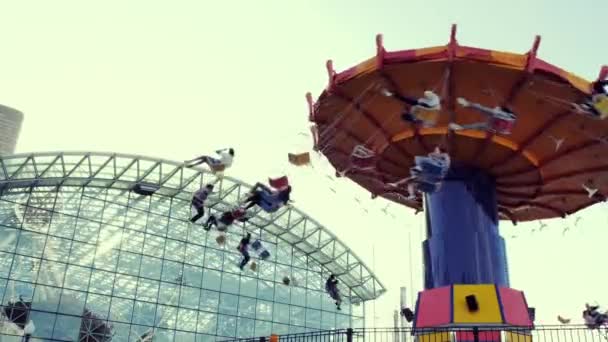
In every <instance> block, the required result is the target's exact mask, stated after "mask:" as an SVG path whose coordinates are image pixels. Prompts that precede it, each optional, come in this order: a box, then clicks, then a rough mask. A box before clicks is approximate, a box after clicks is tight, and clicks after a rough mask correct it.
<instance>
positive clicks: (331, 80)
mask: <svg viewBox="0 0 608 342" xmlns="http://www.w3.org/2000/svg"><path fill="white" fill-rule="evenodd" d="M325 67H326V68H327V76H328V77H329V84H328V86H327V88H328V89H331V88H333V86H334V82H335V76H336V70H334V62H333V61H332V60H331V59H328V60H327V62H326V63H325Z"/></svg>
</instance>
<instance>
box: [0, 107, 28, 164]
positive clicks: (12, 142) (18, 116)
mask: <svg viewBox="0 0 608 342" xmlns="http://www.w3.org/2000/svg"><path fill="white" fill-rule="evenodd" d="M22 123H23V113H21V112H20V111H18V110H16V109H13V108H10V107H7V106H3V105H1V104H0V156H2V155H8V154H13V153H14V152H15V147H16V145H17V138H18V137H19V132H20V131H21V124H22Z"/></svg>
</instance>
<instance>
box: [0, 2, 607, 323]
mask: <svg viewBox="0 0 608 342" xmlns="http://www.w3.org/2000/svg"><path fill="white" fill-rule="evenodd" d="M605 13H608V2H606V1H601V0H581V1H578V2H572V1H567V0H538V1H530V0H511V1H494V0H491V1H488V0H460V1H453V0H436V1H423V0H410V1H374V2H369V1H355V0H351V1H345V0H344V1H323V0H311V1H279V0H276V1H270V0H268V1H264V0H262V1H257V2H253V1H203V0H191V1H186V0H176V1H149V0H146V1H144V0H130V1H119V0H103V1H82V0H71V1H68V0H56V1H32V0H20V1H9V0H0V14H1V19H0V49H1V50H0V103H2V104H5V105H9V106H12V107H15V108H17V109H19V110H21V111H23V112H24V113H25V121H24V126H23V129H22V134H21V139H20V141H19V144H18V152H30V151H32V152H34V151H54V150H87V151H114V152H123V153H133V154H141V155H148V156H152V157H159V158H166V159H174V160H183V159H186V158H190V157H192V156H194V155H198V154H203V153H207V152H209V151H213V150H215V149H216V148H218V147H224V146H231V147H234V148H235V149H236V153H237V155H236V159H235V165H234V167H233V168H232V169H231V170H230V175H231V176H234V177H236V178H240V179H243V180H245V181H247V182H251V183H253V182H255V181H257V180H260V179H265V178H266V177H267V176H268V175H278V174H282V173H288V174H289V175H290V176H291V178H292V182H293V183H294V193H293V195H294V199H295V200H296V205H297V206H298V207H300V208H301V209H303V210H304V211H306V212H307V213H308V214H310V215H311V216H312V217H314V218H316V219H317V220H319V221H320V222H321V223H323V224H324V225H326V226H327V227H329V228H330V230H332V231H333V232H334V233H335V234H336V235H338V236H339V237H340V238H341V239H342V240H343V241H344V242H346V244H347V245H349V246H350V247H351V248H352V249H353V250H354V251H355V252H356V253H357V254H358V255H359V256H360V257H362V258H363V259H364V260H365V261H366V263H367V264H368V265H369V266H370V267H372V266H374V269H375V273H376V274H377V275H378V277H379V278H380V280H381V281H382V282H383V283H384V284H385V285H386V286H387V287H388V288H389V292H388V293H387V294H385V295H384V296H383V297H381V299H380V300H378V301H377V302H376V304H375V316H376V318H375V321H376V322H375V323H376V325H378V326H389V325H391V324H392V310H393V309H396V308H397V306H398V304H399V287H400V286H408V287H412V286H413V287H414V288H415V289H416V290H419V289H420V288H421V286H422V266H421V250H420V242H421V239H422V236H421V234H422V215H418V216H414V215H413V212H412V211H411V210H409V209H406V208H402V207H400V206H398V205H394V204H391V205H389V206H388V209H387V210H386V211H387V212H388V213H390V214H385V213H384V211H383V209H385V208H386V206H387V204H388V202H387V201H385V200H383V199H376V200H373V201H372V200H371V199H370V195H369V194H368V193H366V192H365V191H363V190H362V189H360V188H359V187H358V186H357V185H355V184H354V183H351V182H349V181H347V180H331V179H330V178H328V177H326V175H333V171H332V170H331V168H330V167H329V166H328V163H327V161H326V160H324V159H323V158H319V157H317V156H315V157H314V160H313V163H314V169H313V168H309V167H307V168H295V167H291V166H289V165H288V163H287V153H288V152H301V151H306V150H309V149H310V146H311V141H310V140H309V138H307V137H305V136H302V135H299V134H298V133H300V132H308V126H309V124H308V122H307V114H308V113H307V107H306V102H305V100H304V94H305V92H306V91H311V92H312V93H313V95H314V96H315V97H316V96H318V95H319V94H320V92H321V90H322V89H323V88H324V87H325V85H326V82H327V76H326V72H325V67H324V62H325V60H326V59H328V58H332V59H333V60H334V65H335V67H336V68H337V69H338V70H342V69H345V68H347V67H350V66H352V65H354V64H355V63H358V62H360V61H362V60H364V59H366V58H368V57H370V56H372V55H373V54H374V53H375V45H374V36H375V34H376V33H384V34H385V46H386V48H387V49H388V50H400V49H406V48H419V47H425V46H433V45H439V44H445V43H447V41H448V38H449V30H450V25H451V24H452V23H458V25H459V33H458V39H459V42H460V43H461V44H464V45H471V46H479V47H484V48H491V49H499V50H506V51H514V52H525V51H527V50H528V49H529V48H530V47H531V45H532V42H533V39H534V35H535V34H541V35H542V37H543V42H542V44H541V48H540V51H539V55H540V57H541V58H543V59H545V60H548V61H549V62H551V63H554V64H557V65H559V66H561V67H563V68H565V69H567V70H569V71H572V72H574V73H577V74H579V75H581V76H583V77H585V78H587V79H592V78H595V77H596V76H597V72H598V71H599V68H600V66H601V65H602V64H608V58H607V57H606V56H608V45H606V44H602V43H601V41H602V38H605V37H603V36H601V37H599V36H600V35H601V32H603V31H602V30H601V28H602V26H601V25H602V24H601V23H602V22H605ZM331 189H333V190H335V191H336V193H334V192H333V191H332V190H331ZM357 201H360V202H361V203H358V202H357ZM364 208H367V212H365V211H364ZM607 209H608V206H606V205H603V204H602V205H597V206H596V207H594V208H592V209H589V210H586V211H584V212H582V213H579V214H577V215H575V216H574V217H571V218H568V219H566V220H552V221H548V222H547V223H548V224H549V225H548V227H547V228H546V229H545V230H543V231H541V232H538V231H535V232H532V230H533V229H536V230H538V227H539V226H540V225H539V224H538V223H530V224H520V225H518V226H517V227H515V228H513V227H511V225H510V224H506V223H503V224H502V229H501V231H502V232H503V235H504V236H505V238H506V239H507V244H508V258H509V266H510V277H511V286H512V287H513V288H517V289H521V290H524V291H525V292H526V294H527V299H528V303H529V304H530V305H532V306H535V307H536V308H537V317H538V318H539V319H540V320H541V321H542V322H545V323H552V324H553V323H556V321H555V316H556V315H557V314H562V315H565V316H572V317H574V318H575V319H580V311H581V306H582V304H583V303H584V302H585V301H598V302H599V303H600V304H601V303H605V304H606V305H608V294H607V293H606V291H605V289H604V284H605V280H606V276H605V270H604V266H605V260H606V259H605V255H606V252H605V251H606V247H605V241H608V239H607V237H608V234H607V233H606V232H605V228H606V225H607V223H608V212H607ZM393 216H394V217H393ZM579 216H580V217H581V219H580V220H578V221H577V217H579ZM575 222H576V223H577V226H576V227H575ZM566 226H568V227H571V229H570V231H568V232H566V234H565V235H564V234H563V229H564V227H566ZM513 235H516V236H517V237H516V238H511V237H512V236H513ZM409 236H411V238H412V251H411V255H412V260H411V263H410V251H409V250H408V244H409V243H408V237H409ZM370 245H373V246H375V248H370ZM374 249H375V253H373V250H374ZM374 254H375V258H373V255H374ZM410 264H412V265H413V267H412V268H411V269H410ZM410 274H412V275H413V277H410ZM412 278H413V279H412ZM372 308H373V305H371V304H370V305H368V307H367V314H368V319H369V324H371V323H373V321H374V314H373V310H372Z"/></svg>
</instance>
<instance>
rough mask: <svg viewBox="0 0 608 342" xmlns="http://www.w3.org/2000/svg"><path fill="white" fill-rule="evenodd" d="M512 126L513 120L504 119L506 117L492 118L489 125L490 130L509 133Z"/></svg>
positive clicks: (513, 124)
mask: <svg viewBox="0 0 608 342" xmlns="http://www.w3.org/2000/svg"><path fill="white" fill-rule="evenodd" d="M513 126H515V120H506V119H498V118H494V119H492V121H491V124H490V127H491V130H493V131H494V132H496V133H498V134H505V135H507V134H511V132H512V131H513Z"/></svg>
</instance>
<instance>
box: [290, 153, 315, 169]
mask: <svg viewBox="0 0 608 342" xmlns="http://www.w3.org/2000/svg"><path fill="white" fill-rule="evenodd" d="M287 156H288V157H289V162H290V163H291V164H293V165H295V166H303V165H308V164H310V154H309V153H308V152H304V153H289V154H287Z"/></svg>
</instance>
